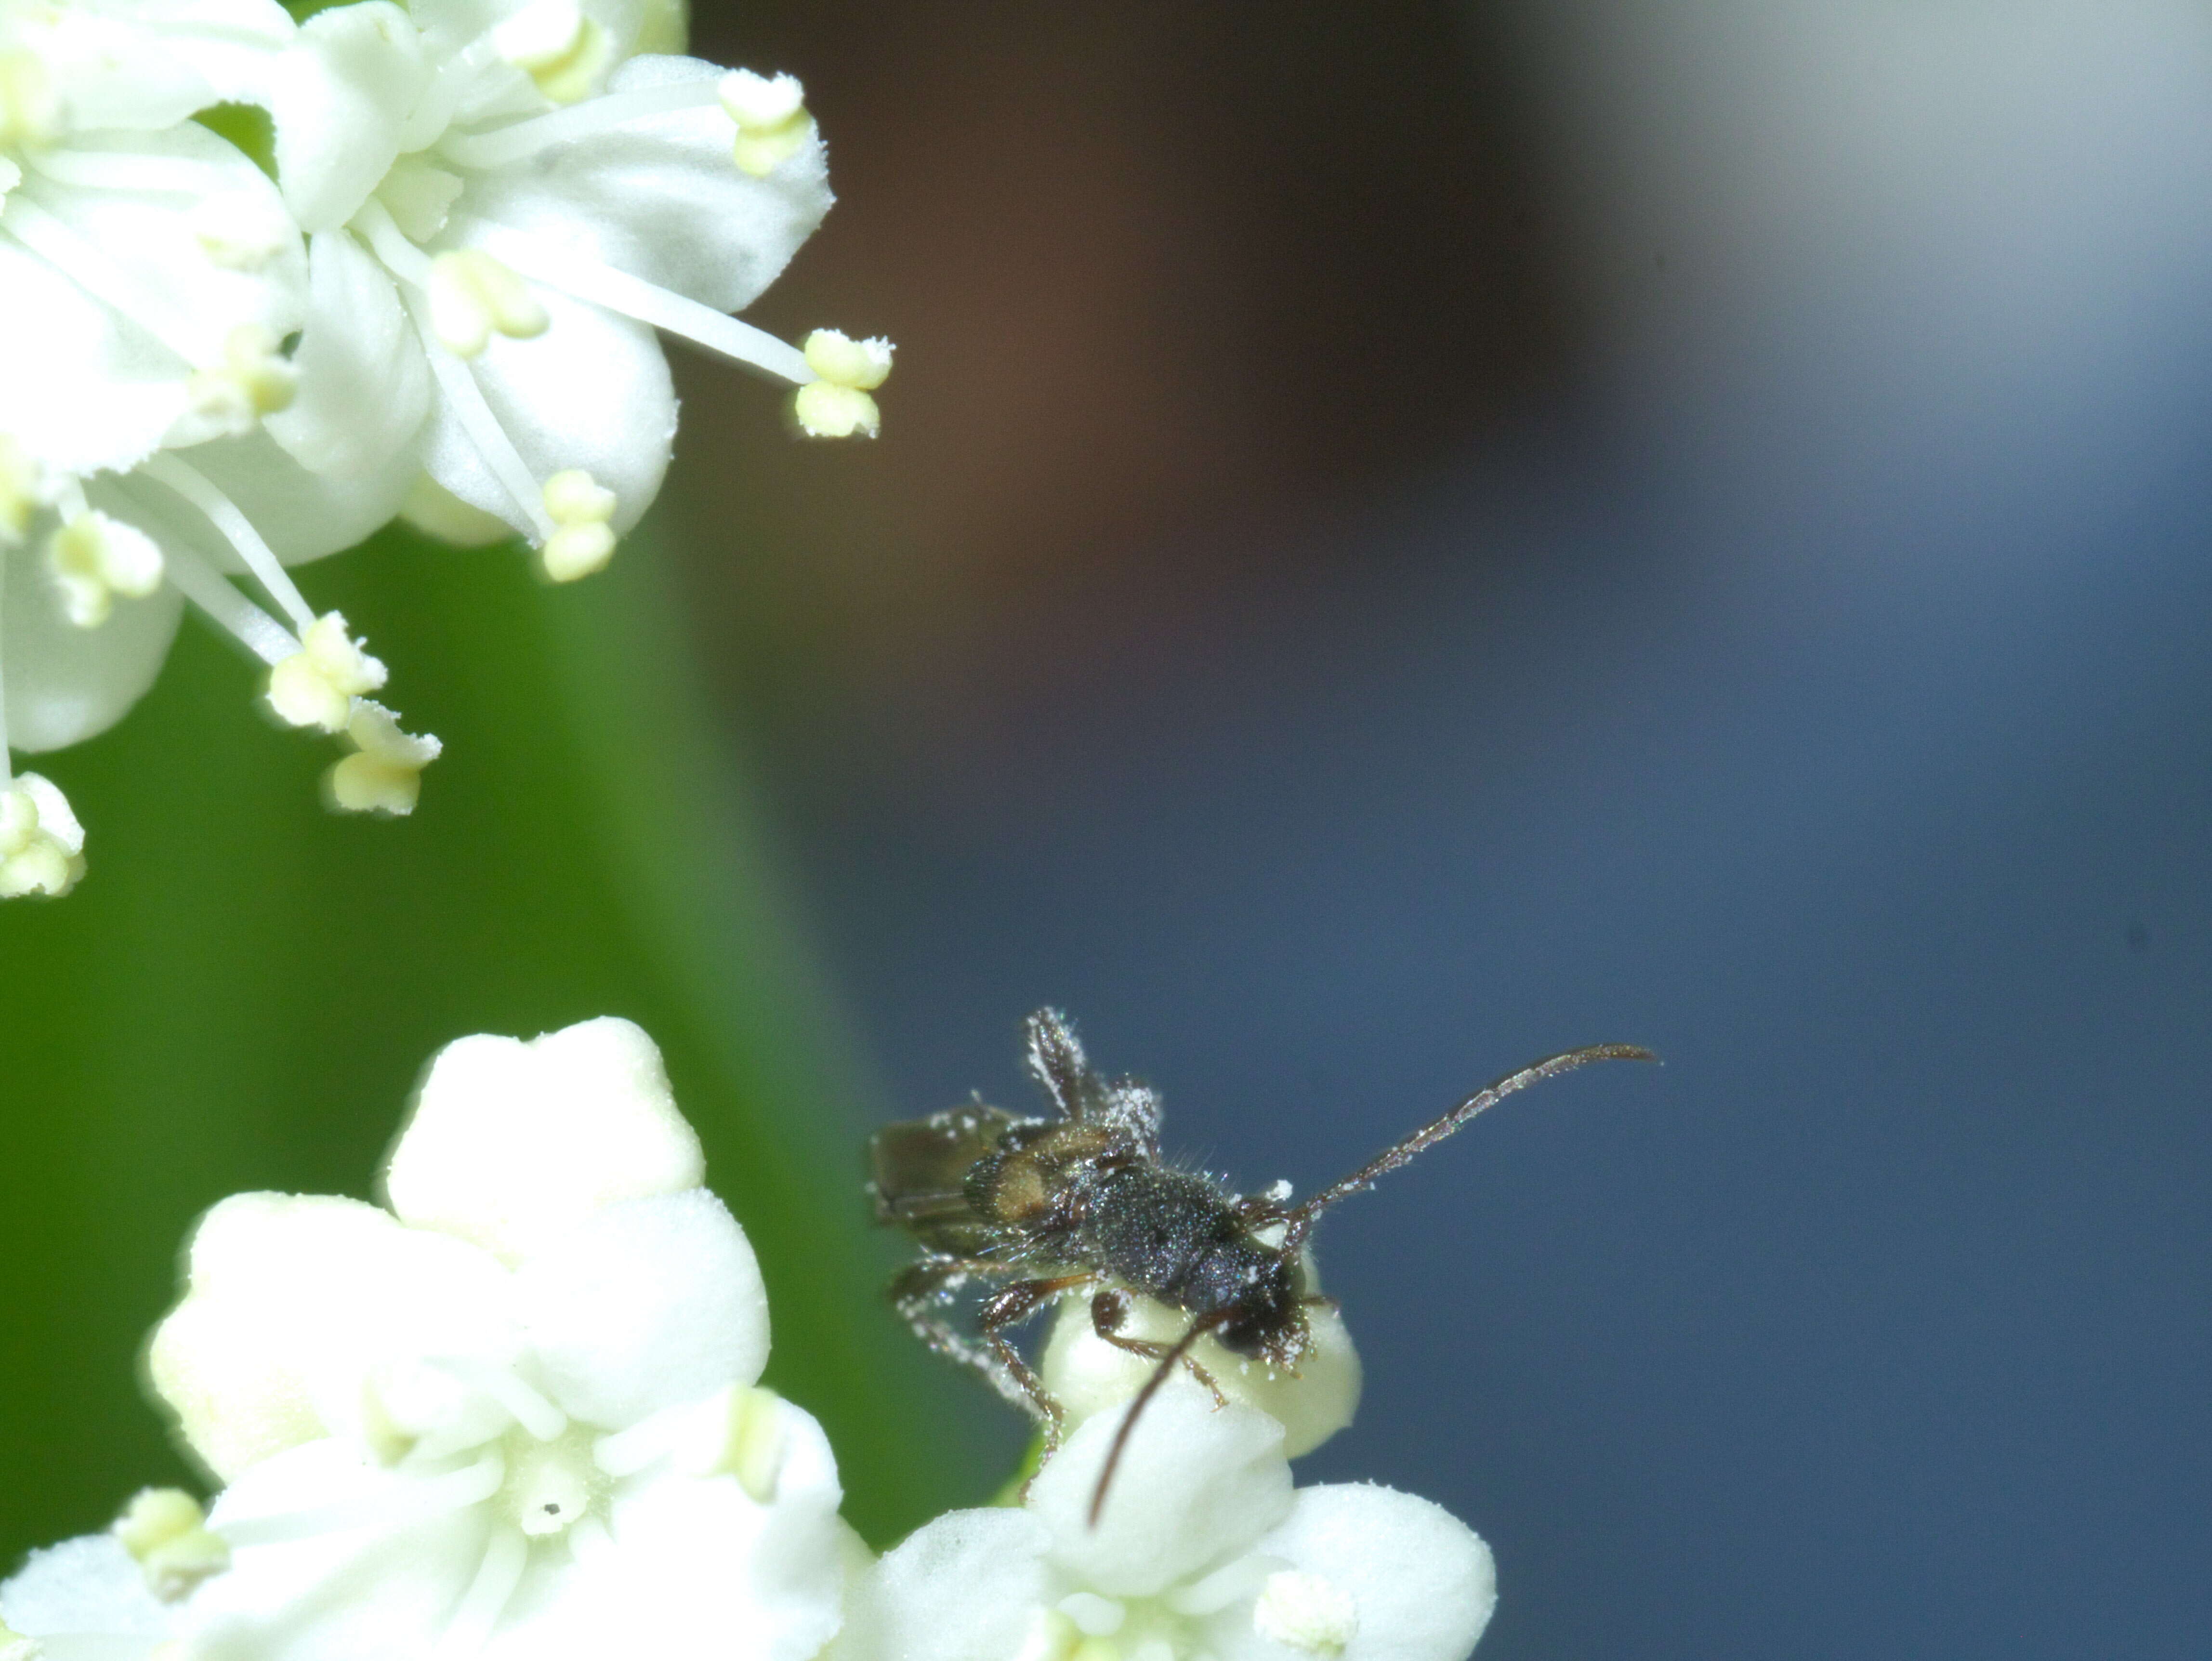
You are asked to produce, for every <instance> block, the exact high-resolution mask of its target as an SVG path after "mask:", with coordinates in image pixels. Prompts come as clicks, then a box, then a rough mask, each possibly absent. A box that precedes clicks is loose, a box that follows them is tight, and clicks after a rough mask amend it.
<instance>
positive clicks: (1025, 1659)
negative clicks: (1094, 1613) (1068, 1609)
mask: <svg viewBox="0 0 2212 1661" xmlns="http://www.w3.org/2000/svg"><path fill="white" fill-rule="evenodd" d="M1082 1648H1083V1631H1082V1628H1079V1627H1078V1626H1077V1625H1076V1624H1075V1622H1074V1621H1071V1620H1069V1619H1068V1618H1067V1616H1066V1615H1064V1614H1062V1613H1061V1612H1060V1610H1058V1609H1039V1610H1038V1611H1037V1612H1036V1614H1035V1615H1031V1616H1030V1629H1029V1632H1028V1634H1027V1635H1026V1636H1024V1639H1023V1640H1022V1647H1021V1649H1020V1650H1019V1651H1018V1652H1017V1654H1016V1656H1015V1661H1075V1657H1076V1655H1077V1654H1078V1653H1079V1652H1080V1651H1081V1650H1082Z"/></svg>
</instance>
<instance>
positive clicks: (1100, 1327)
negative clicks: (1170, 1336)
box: [1091, 1287, 1229, 1408]
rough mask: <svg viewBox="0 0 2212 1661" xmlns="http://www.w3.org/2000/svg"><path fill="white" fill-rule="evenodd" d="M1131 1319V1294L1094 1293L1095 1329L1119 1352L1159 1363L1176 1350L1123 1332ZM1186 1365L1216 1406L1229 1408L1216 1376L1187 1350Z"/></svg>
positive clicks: (1111, 1290)
mask: <svg viewBox="0 0 2212 1661" xmlns="http://www.w3.org/2000/svg"><path fill="white" fill-rule="evenodd" d="M1128 1318H1129V1294H1128V1293H1126V1292H1123V1291H1121V1289H1120V1288H1119V1287H1111V1288H1109V1289H1108V1290H1106V1291H1104V1292H1099V1293H1092V1294H1091V1330H1092V1331H1093V1332H1095V1333H1097V1335H1099V1336H1100V1337H1101V1338H1103V1339H1104V1340H1105V1341H1106V1342H1108V1343H1109V1344H1111V1345H1113V1346H1114V1348H1116V1349H1126V1350H1127V1351H1128V1352H1129V1354H1132V1355H1141V1356H1143V1357H1144V1358H1145V1359H1146V1360H1148V1361H1157V1360H1159V1359H1160V1358H1161V1357H1163V1356H1164V1355H1165V1354H1167V1353H1168V1351H1169V1350H1170V1348H1172V1346H1171V1345H1168V1344H1163V1343H1161V1342H1158V1340H1156V1339H1152V1338H1131V1337H1128V1336H1127V1335H1124V1334H1123V1332H1122V1330H1121V1326H1122V1323H1124V1322H1126V1321H1127V1319H1128ZM1182 1364H1183V1365H1184V1366H1187V1367H1188V1368H1189V1369H1190V1376H1191V1377H1192V1378H1195V1379H1197V1380H1198V1382H1199V1383H1200V1384H1204V1385H1205V1386H1206V1390H1207V1392H1208V1393H1209V1394H1211V1395H1212V1397H1213V1405H1214V1406H1216V1407H1217V1408H1225V1407H1227V1406H1228V1405H1229V1398H1228V1397H1227V1396H1225V1395H1223V1394H1222V1393H1221V1386H1220V1385H1219V1384H1216V1383H1214V1382H1213V1375H1212V1373H1210V1372H1207V1371H1206V1369H1205V1367H1203V1366H1200V1364H1199V1361H1198V1359H1197V1357H1195V1356H1194V1355H1193V1354H1191V1353H1190V1352H1189V1351H1188V1350H1185V1351H1184V1352H1183V1354H1182Z"/></svg>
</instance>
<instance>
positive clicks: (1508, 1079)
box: [1117, 1043, 1659, 1446]
mask: <svg viewBox="0 0 2212 1661" xmlns="http://www.w3.org/2000/svg"><path fill="white" fill-rule="evenodd" d="M1658 1059H1659V1058H1658V1057H1657V1056H1655V1055H1653V1054H1652V1053H1651V1052H1650V1050H1646V1049H1644V1047H1643V1046H1642V1045H1641V1044H1633V1043H1594V1044H1590V1045H1589V1046H1588V1047H1586V1048H1584V1049H1582V1050H1568V1051H1567V1052H1566V1053H1565V1054H1564V1055H1559V1056H1546V1057H1545V1058H1544V1059H1543V1060H1542V1061H1541V1062H1533V1063H1531V1064H1530V1065H1529V1066H1527V1067H1524V1068H1522V1069H1521V1070H1520V1071H1519V1072H1518V1073H1509V1074H1506V1075H1505V1076H1504V1078H1502V1079H1500V1080H1498V1082H1497V1083H1496V1084H1494V1085H1491V1086H1488V1087H1487V1088H1486V1089H1482V1090H1478V1091H1476V1092H1474V1095H1472V1096H1470V1097H1468V1098H1467V1099H1466V1100H1465V1101H1463V1102H1462V1103H1461V1104H1459V1105H1458V1106H1457V1107H1455V1108H1454V1109H1452V1110H1451V1111H1450V1112H1449V1113H1447V1114H1445V1115H1444V1116H1443V1117H1442V1118H1441V1119H1438V1120H1437V1121H1436V1122H1435V1123H1431V1124H1425V1125H1423V1126H1422V1127H1421V1128H1420V1129H1419V1130H1416V1131H1415V1132H1414V1133H1413V1135H1410V1136H1408V1137H1407V1138H1406V1139H1405V1140H1404V1141H1401V1142H1398V1143H1395V1144H1394V1145H1393V1146H1391V1147H1386V1148H1384V1149H1383V1151H1382V1152H1381V1153H1378V1154H1376V1156H1375V1157H1374V1158H1373V1159H1370V1160H1369V1161H1368V1162H1367V1163H1366V1164H1365V1165H1362V1166H1360V1167H1359V1169H1358V1170H1357V1171H1353V1172H1352V1174H1351V1175H1350V1176H1349V1177H1345V1178H1344V1179H1343V1180H1342V1181H1341V1182H1337V1183H1330V1184H1329V1185H1328V1187H1327V1188H1325V1189H1322V1190H1321V1192H1319V1193H1318V1194H1315V1195H1313V1196H1310V1197H1309V1198H1307V1199H1306V1200H1304V1202H1301V1203H1299V1204H1297V1205H1296V1206H1293V1207H1291V1209H1290V1211H1289V1212H1288V1214H1287V1216H1288V1219H1289V1222H1290V1226H1289V1227H1288V1228H1286V1229H1285V1231H1284V1232H1283V1246H1282V1252H1283V1256H1284V1257H1285V1259H1288V1258H1290V1257H1292V1256H1296V1255H1297V1250H1298V1248H1299V1247H1300V1246H1301V1245H1303V1244H1305V1238H1306V1235H1307V1234H1308V1233H1309V1232H1311V1230H1312V1228H1313V1226H1314V1224H1315V1222H1316V1220H1318V1219H1319V1218H1320V1216H1321V1214H1322V1212H1324V1211H1326V1210H1328V1208H1329V1207H1331V1206H1333V1205H1334V1204H1335V1203H1336V1202H1338V1201H1339V1200H1341V1199H1344V1198H1346V1197H1347V1196H1351V1195H1353V1194H1357V1193H1358V1192H1359V1191H1360V1190H1361V1189H1364V1188H1372V1187H1373V1186H1374V1185H1375V1179H1376V1177H1382V1176H1385V1175H1388V1174H1389V1172H1391V1171H1395V1170H1396V1169H1397V1168H1398V1167H1399V1166H1400V1165H1403V1164H1405V1163H1406V1161H1407V1160H1408V1159H1412V1158H1413V1156H1414V1155H1415V1154H1416V1153H1421V1152H1422V1151H1424V1150H1425V1149H1427V1148H1430V1147H1435V1146H1436V1145H1437V1143H1438V1142H1440V1141H1443V1139H1444V1138H1445V1137H1447V1136H1449V1135H1451V1134H1452V1132H1453V1131H1455V1130H1457V1129H1459V1128H1460V1127H1461V1126H1462V1125H1463V1124H1465V1123H1467V1122H1468V1120H1469V1119H1472V1118H1473V1117H1474V1116H1475V1115H1476V1114H1478V1113H1481V1112H1484V1111H1486V1110H1488V1109H1490V1108H1493V1107H1495V1106H1497V1105H1498V1103H1500V1102H1502V1101H1504V1099H1505V1098H1507V1097H1508V1096H1510V1095H1511V1094H1513V1092H1515V1091H1516V1090H1526V1089H1527V1088H1528V1086H1530V1085H1532V1084H1541V1083H1542V1082H1543V1081H1544V1080H1547V1079H1555V1078H1557V1077H1558V1076H1559V1074H1562V1073H1571V1072H1573V1071H1574V1070H1575V1069H1576V1068H1578V1067H1587V1066H1589V1064H1590V1063H1591V1062H1656V1061H1657V1060H1658ZM1150 1388H1151V1386H1149V1385H1147V1386H1146V1389H1147V1390H1150ZM1141 1399H1143V1398H1142V1397H1139V1400H1141ZM1123 1429H1124V1430H1125V1431H1126V1430H1127V1426H1126V1425H1125V1426H1124V1427H1123ZM1117 1446H1118V1444H1117Z"/></svg>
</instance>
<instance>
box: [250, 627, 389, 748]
mask: <svg viewBox="0 0 2212 1661" xmlns="http://www.w3.org/2000/svg"><path fill="white" fill-rule="evenodd" d="M386 673H387V672H386V669H385V666H383V664H381V663H380V662H379V661H378V660H376V659H374V658H373V657H371V656H369V655H368V653H366V652H364V651H362V649H361V642H358V641H356V640H355V639H354V638H353V637H352V636H350V635H349V634H347V633H346V621H345V618H343V617H342V616H340V615H339V614H338V613H337V612H336V611H330V612H326V613H325V614H324V615H323V616H322V617H319V618H317V619H316V620H315V621H314V622H313V623H311V624H308V625H307V632H306V634H305V635H304V636H302V637H301V642H300V649H299V650H298V651H297V652H295V653H294V654H292V655H291V656H290V657H288V658H286V659H284V660H283V661H282V662H281V663H279V664H277V665H276V667H274V668H272V669H271V670H270V672H269V707H270V709H274V710H275V711H276V714H277V716H278V718H279V719H280V720H282V721H284V722H285V723H286V724H287V725H288V726H292V727H320V728H321V729H322V730H323V731H324V732H325V733H343V732H345V731H347V730H348V727H349V723H350V722H351V721H353V719H354V703H353V701H354V700H355V699H356V698H357V697H362V695H364V694H365V693H369V692H374V691H379V690H380V689H381V688H382V687H383V685H384V683H385V679H386Z"/></svg>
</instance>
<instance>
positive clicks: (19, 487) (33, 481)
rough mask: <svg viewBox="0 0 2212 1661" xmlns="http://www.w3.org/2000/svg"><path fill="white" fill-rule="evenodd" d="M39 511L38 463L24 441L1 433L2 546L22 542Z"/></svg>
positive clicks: (0, 532) (0, 531) (0, 544)
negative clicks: (21, 442)
mask: <svg viewBox="0 0 2212 1661" xmlns="http://www.w3.org/2000/svg"><path fill="white" fill-rule="evenodd" d="M38 511H39V468H38V464H37V463H36V462H34V461H33V460H32V459H31V458H30V456H29V455H28V454H27V453H25V451H24V449H23V447H22V446H21V444H19V443H17V442H16V441H15V440H14V439H12V438H10V437H9V436H8V435H7V434H5V433H0V548H8V547H12V546H14V545H15V544H17V543H19V542H21V541H22V539H23V533H24V532H26V531H27V530H29V529H30V528H31V515H32V514H35V513H37V512H38Z"/></svg>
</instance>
